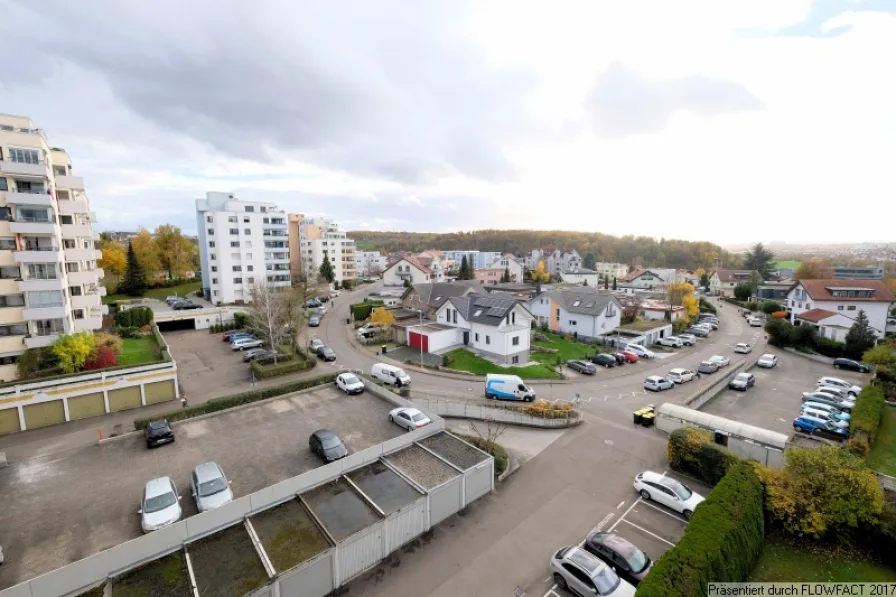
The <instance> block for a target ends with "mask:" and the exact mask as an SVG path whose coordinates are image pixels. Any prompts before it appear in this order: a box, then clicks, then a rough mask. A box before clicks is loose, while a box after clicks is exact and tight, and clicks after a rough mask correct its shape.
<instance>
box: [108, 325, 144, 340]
mask: <svg viewBox="0 0 896 597" xmlns="http://www.w3.org/2000/svg"><path fill="white" fill-rule="evenodd" d="M112 332H113V333H115V335H117V336H120V337H122V338H139V337H140V336H141V335H142V334H141V333H140V328H138V327H135V326H127V327H116V328H112Z"/></svg>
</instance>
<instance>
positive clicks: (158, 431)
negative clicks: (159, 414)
mask: <svg viewBox="0 0 896 597" xmlns="http://www.w3.org/2000/svg"><path fill="white" fill-rule="evenodd" d="M143 437H144V439H146V447H147V448H155V447H156V446H161V445H162V444H170V443H173V442H174V430H173V429H171V424H170V423H168V419H158V420H157V421H150V422H149V423H147V424H146V427H144V428H143Z"/></svg>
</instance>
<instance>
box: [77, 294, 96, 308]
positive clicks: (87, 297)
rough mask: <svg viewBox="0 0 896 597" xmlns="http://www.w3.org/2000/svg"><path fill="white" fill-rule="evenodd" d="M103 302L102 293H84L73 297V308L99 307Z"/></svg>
mask: <svg viewBox="0 0 896 597" xmlns="http://www.w3.org/2000/svg"><path fill="white" fill-rule="evenodd" d="M101 302H102V299H101V298H100V295H98V294H96V293H88V294H82V295H80V296H73V297H72V309H90V308H91V307H99V306H100V304H101Z"/></svg>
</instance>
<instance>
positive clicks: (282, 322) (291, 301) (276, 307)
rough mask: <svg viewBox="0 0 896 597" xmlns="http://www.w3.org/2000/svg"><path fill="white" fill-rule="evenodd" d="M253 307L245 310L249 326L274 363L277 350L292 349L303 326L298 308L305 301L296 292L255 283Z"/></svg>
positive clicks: (252, 294) (252, 290)
mask: <svg viewBox="0 0 896 597" xmlns="http://www.w3.org/2000/svg"><path fill="white" fill-rule="evenodd" d="M251 296H252V303H251V304H250V305H249V307H248V315H249V326H250V327H251V328H253V329H254V330H255V331H256V333H257V334H258V336H259V338H260V339H261V340H262V341H263V342H264V343H265V344H267V346H268V347H269V348H270V349H271V350H272V351H274V363H276V362H277V355H278V350H277V349H278V348H279V347H281V346H284V345H290V346H292V345H294V344H295V338H296V335H297V334H298V331H299V326H300V325H301V323H302V316H301V313H302V311H301V307H302V305H304V301H303V300H301V297H300V296H299V295H298V294H297V292H296V290H295V289H285V288H280V287H276V286H273V285H271V284H268V283H267V281H266V280H265V281H263V282H258V283H256V284H255V285H254V286H252V289H251Z"/></svg>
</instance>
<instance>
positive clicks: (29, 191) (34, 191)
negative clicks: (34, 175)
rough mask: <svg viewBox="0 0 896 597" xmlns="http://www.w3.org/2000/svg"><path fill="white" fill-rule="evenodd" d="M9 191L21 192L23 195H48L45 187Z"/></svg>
mask: <svg viewBox="0 0 896 597" xmlns="http://www.w3.org/2000/svg"><path fill="white" fill-rule="evenodd" d="M10 192H11V193H22V194H24V195H49V191H47V189H18V188H17V189H12V190H11V191H10Z"/></svg>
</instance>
